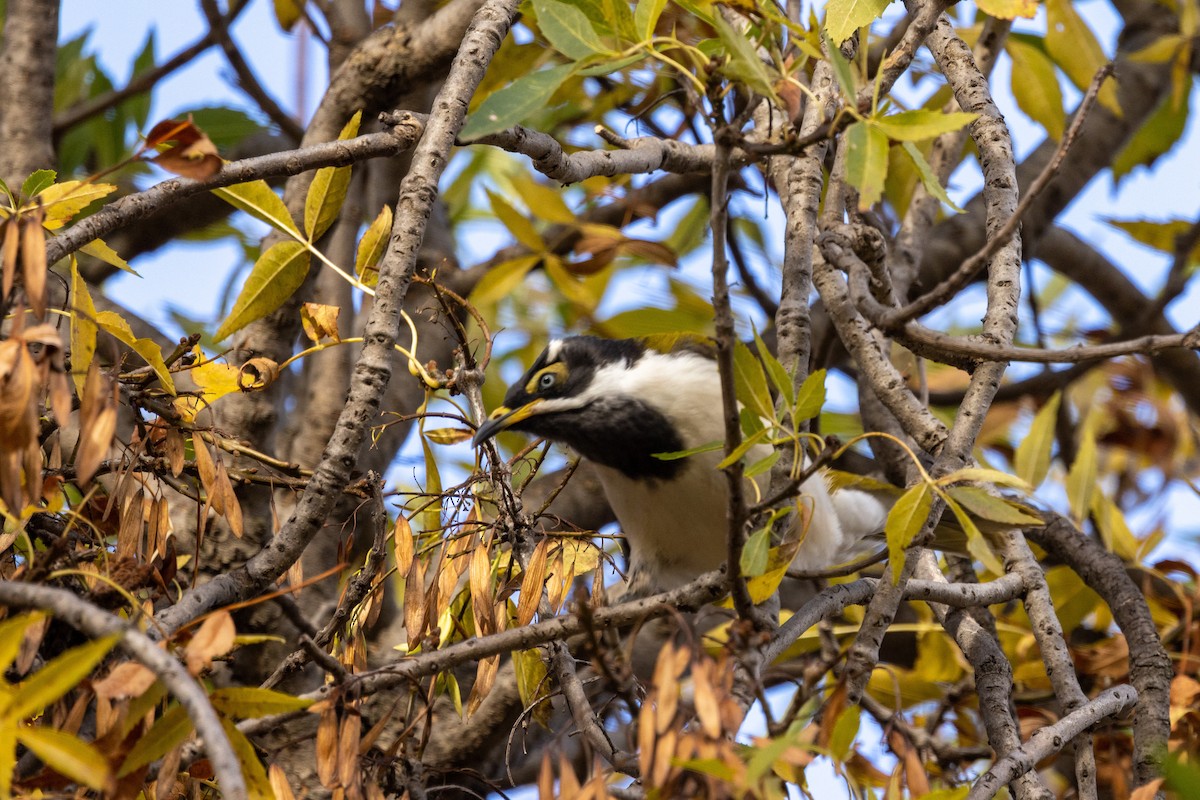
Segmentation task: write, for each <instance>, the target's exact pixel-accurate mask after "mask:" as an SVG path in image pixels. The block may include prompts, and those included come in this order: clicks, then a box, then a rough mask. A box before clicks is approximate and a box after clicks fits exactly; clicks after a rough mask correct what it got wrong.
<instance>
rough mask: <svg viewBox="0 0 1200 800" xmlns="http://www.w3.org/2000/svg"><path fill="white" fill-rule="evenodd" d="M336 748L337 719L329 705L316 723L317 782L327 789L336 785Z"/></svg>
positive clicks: (335, 713)
mask: <svg viewBox="0 0 1200 800" xmlns="http://www.w3.org/2000/svg"><path fill="white" fill-rule="evenodd" d="M337 748H338V719H337V712H336V711H335V710H334V708H333V706H332V705H331V706H330V707H329V708H326V709H325V710H324V711H322V712H321V721H320V722H318V723H317V780H319V781H320V782H321V785H322V786H324V787H326V788H327V789H332V788H334V786H336V785H337V784H336V781H337V768H338V762H337Z"/></svg>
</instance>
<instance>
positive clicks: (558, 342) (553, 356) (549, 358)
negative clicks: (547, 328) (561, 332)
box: [546, 339, 563, 364]
mask: <svg viewBox="0 0 1200 800" xmlns="http://www.w3.org/2000/svg"><path fill="white" fill-rule="evenodd" d="M562 346H563V340H562V339H551V340H550V343H549V344H548V345H546V363H547V364H551V363H553V362H555V361H558V356H559V353H560V352H561V351H562Z"/></svg>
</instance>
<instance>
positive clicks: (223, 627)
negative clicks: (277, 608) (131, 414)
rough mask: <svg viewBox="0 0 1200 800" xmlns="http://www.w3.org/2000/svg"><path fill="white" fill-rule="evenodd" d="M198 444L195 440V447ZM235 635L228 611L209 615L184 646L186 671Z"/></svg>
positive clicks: (224, 649) (220, 651) (226, 646)
mask: <svg viewBox="0 0 1200 800" xmlns="http://www.w3.org/2000/svg"><path fill="white" fill-rule="evenodd" d="M199 446H200V445H199V443H198V442H197V448H199ZM236 635H237V630H236V629H235V628H234V625H233V617H232V616H231V615H230V613H229V612H228V611H217V612H214V613H213V614H212V615H210V616H209V617H208V618H207V619H206V620H204V622H203V623H202V624H201V625H200V628H199V629H198V630H197V631H196V633H195V634H194V635H193V636H192V640H191V641H190V642H188V643H187V647H185V648H184V658H185V660H186V661H187V667H188V672H190V673H192V674H193V675H199V674H200V672H201V670H203V669H204V668H205V667H207V666H208V665H209V664H211V663H212V660H213V659H214V658H216V657H218V656H223V655H225V654H226V653H228V652H229V651H230V649H232V648H233V640H234V637H235V636H236Z"/></svg>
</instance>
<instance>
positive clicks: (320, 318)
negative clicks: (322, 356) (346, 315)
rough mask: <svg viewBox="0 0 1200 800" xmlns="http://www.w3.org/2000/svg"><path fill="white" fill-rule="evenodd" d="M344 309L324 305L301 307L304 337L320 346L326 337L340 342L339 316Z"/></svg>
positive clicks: (308, 304)
mask: <svg viewBox="0 0 1200 800" xmlns="http://www.w3.org/2000/svg"><path fill="white" fill-rule="evenodd" d="M341 313H342V309H341V308H340V307H338V306H328V305H325V304H323V303H305V304H304V305H303V306H301V307H300V325H301V326H303V328H304V335H305V336H307V337H308V338H309V339H312V341H313V343H314V344H319V343H320V341H321V340H322V339H324V338H326V337H328V338H330V339H333V340H334V341H335V342H340V341H341V340H342V337H340V336H339V335H338V315H339V314H341Z"/></svg>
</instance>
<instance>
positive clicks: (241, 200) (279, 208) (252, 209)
mask: <svg viewBox="0 0 1200 800" xmlns="http://www.w3.org/2000/svg"><path fill="white" fill-rule="evenodd" d="M212 191H213V194H215V195H216V196H217V197H219V198H221V199H222V200H224V201H225V202H226V203H229V204H230V205H231V206H233V207H234V208H236V209H238V210H240V211H245V212H246V213H247V214H249V215H250V216H252V217H254V218H255V219H258V220H261V221H263V222H265V223H267V224H268V225H270V226H271V227H272V228H274V229H275V230H277V231H281V232H283V233H286V234H288V235H289V236H294V237H296V238H297V239H303V238H304V235H303V234H301V233H300V229H299V228H297V227H296V223H295V221H293V220H292V215H291V214H289V213H288V210H287V206H285V205H284V204H283V201H282V200H280V199H279V195H277V194H275V192H274V191H273V190H272V189H271V187H270V186H268V185H267V182H266V181H250V182H249V183H235V184H234V185H233V186H226V187H224V188H222V189H213V190H212Z"/></svg>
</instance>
